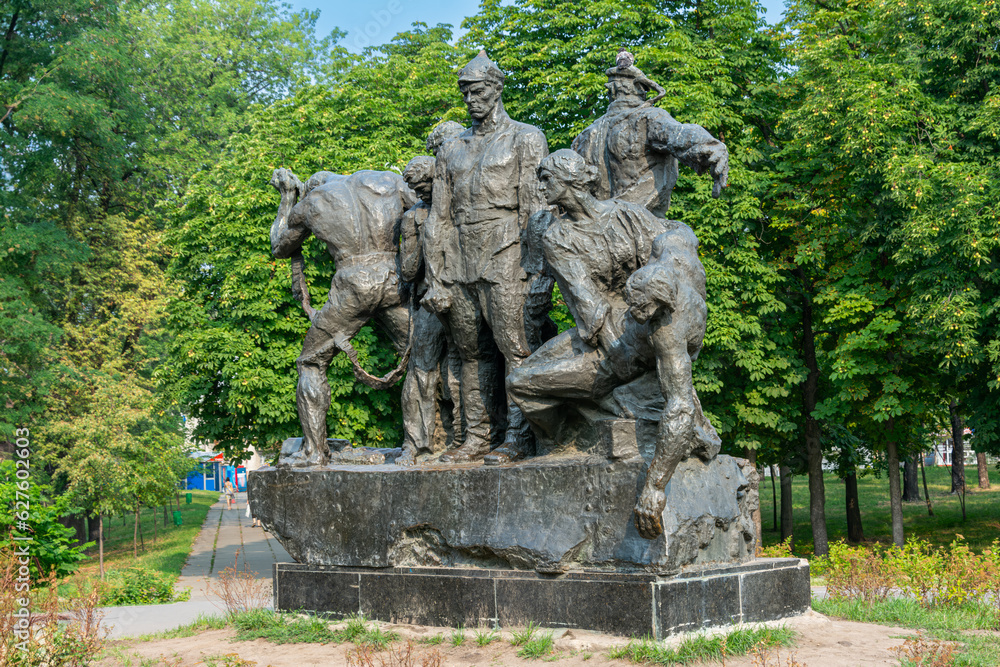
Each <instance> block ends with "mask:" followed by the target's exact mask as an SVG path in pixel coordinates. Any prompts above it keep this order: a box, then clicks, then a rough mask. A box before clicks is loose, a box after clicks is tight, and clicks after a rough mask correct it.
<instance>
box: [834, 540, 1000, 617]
mask: <svg viewBox="0 0 1000 667" xmlns="http://www.w3.org/2000/svg"><path fill="white" fill-rule="evenodd" d="M819 565H820V567H819V568H818V569H820V570H822V571H823V572H824V575H825V577H826V581H827V593H828V594H829V596H830V597H831V598H832V599H835V600H836V599H847V600H861V601H863V602H866V603H870V604H871V603H876V602H884V601H885V600H886V599H887V598H888V597H889V596H890V594H892V595H902V596H905V597H909V598H912V599H915V600H918V601H919V602H920V603H921V604H922V605H925V606H927V607H960V606H963V605H967V604H971V603H974V604H979V605H981V604H990V605H993V606H994V607H995V608H996V613H997V616H998V620H1000V540H995V541H994V542H993V544H992V545H991V546H990V548H988V549H986V550H984V551H983V553H982V554H976V553H974V552H973V551H972V550H971V549H969V547H968V545H967V544H966V543H965V541H964V539H963V538H962V536H961V535H957V536H956V538H955V540H954V541H953V542H952V543H951V544H950V545H948V547H947V548H943V549H935V548H933V547H931V546H930V545H929V544H928V543H927V542H925V541H922V540H912V541H910V542H908V543H907V544H906V546H905V547H904V548H902V549H900V548H898V547H895V546H894V547H892V548H890V549H882V548H879V547H875V548H873V549H867V548H864V547H851V546H848V545H846V544H843V543H835V544H831V545H830V555H829V556H828V557H827V558H825V559H823V560H822V561H821V562H820V563H819Z"/></svg>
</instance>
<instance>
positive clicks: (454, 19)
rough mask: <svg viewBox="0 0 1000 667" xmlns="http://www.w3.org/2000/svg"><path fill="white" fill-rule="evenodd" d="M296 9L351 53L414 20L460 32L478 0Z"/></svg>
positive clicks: (772, 12) (779, 0)
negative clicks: (336, 34) (342, 34)
mask: <svg viewBox="0 0 1000 667" xmlns="http://www.w3.org/2000/svg"><path fill="white" fill-rule="evenodd" d="M290 2H291V4H292V6H293V7H294V8H295V9H296V10H299V9H310V10H312V9H319V10H320V16H319V21H318V23H317V26H316V27H317V30H316V32H317V34H319V35H321V36H322V35H328V34H330V31H332V30H333V29H334V28H340V29H342V30H346V31H347V37H346V38H345V39H344V40H343V42H342V44H343V45H344V46H345V47H347V49H348V50H349V51H353V52H355V53H357V52H359V51H361V50H362V49H363V48H364V47H366V46H371V45H374V44H384V43H386V42H388V41H389V40H390V39H392V37H393V36H394V35H395V34H396V33H398V32H402V31H404V30H406V29H407V28H409V27H410V25H411V24H412V23H413V22H414V21H422V22H424V23H426V24H427V25H429V26H434V25H437V24H438V23H450V24H452V25H453V26H454V28H455V36H456V37H457V36H459V35H460V34H461V32H462V31H461V30H460V28H459V26H460V25H461V24H462V19H464V18H465V17H467V16H472V15H473V14H475V13H476V11H477V10H478V9H479V0H327V1H326V2H323V0H290ZM761 4H763V5H764V7H765V8H766V9H767V13H766V14H765V18H766V19H767V21H768V22H769V23H776V22H777V21H778V20H779V19H780V18H781V10H782V7H783V6H784V2H783V0H762V3H761Z"/></svg>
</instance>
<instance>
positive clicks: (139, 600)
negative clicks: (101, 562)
mask: <svg viewBox="0 0 1000 667" xmlns="http://www.w3.org/2000/svg"><path fill="white" fill-rule="evenodd" d="M176 597H177V596H176V595H175V594H174V578H173V577H171V576H170V575H168V574H163V573H161V572H156V571H154V570H150V569H149V568H147V567H144V566H141V565H133V566H131V567H124V568H119V569H117V570H111V571H110V572H108V573H107V576H106V579H105V586H104V593H103V596H102V600H101V602H102V604H104V605H105V606H108V607H117V606H123V605H136V604H165V603H168V602H173V601H174V600H175V599H176Z"/></svg>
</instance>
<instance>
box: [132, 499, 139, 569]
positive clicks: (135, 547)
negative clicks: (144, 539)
mask: <svg viewBox="0 0 1000 667" xmlns="http://www.w3.org/2000/svg"><path fill="white" fill-rule="evenodd" d="M138 555H139V505H138V504H136V506H135V527H134V528H133V529H132V557H133V558H135V557H137V556H138Z"/></svg>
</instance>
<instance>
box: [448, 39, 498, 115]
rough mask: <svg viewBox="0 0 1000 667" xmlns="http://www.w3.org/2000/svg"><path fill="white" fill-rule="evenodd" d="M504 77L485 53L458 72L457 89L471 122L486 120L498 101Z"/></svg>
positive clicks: (482, 52)
mask: <svg viewBox="0 0 1000 667" xmlns="http://www.w3.org/2000/svg"><path fill="white" fill-rule="evenodd" d="M505 78H506V77H505V76H504V73H503V72H501V71H500V68H499V67H497V66H496V63H494V62H493V61H492V60H490V58H489V56H487V55H486V51H480V52H479V55H478V56H476V57H475V58H473V59H472V60H470V61H469V64H468V65H466V66H465V67H463V68H462V69H461V70H459V72H458V89H459V90H460V91H462V98H463V99H464V100H465V106H466V107H467V108H468V109H469V115H470V116H471V117H472V119H473V120H482V119H484V118H486V117H487V116H488V115H489V114H490V112H491V111H493V108H494V107H495V106H496V105H497V102H499V101H500V93H501V92H502V91H503V82H504V79H505Z"/></svg>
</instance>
